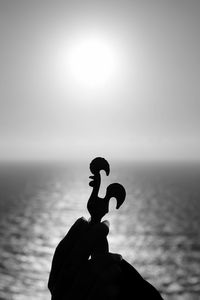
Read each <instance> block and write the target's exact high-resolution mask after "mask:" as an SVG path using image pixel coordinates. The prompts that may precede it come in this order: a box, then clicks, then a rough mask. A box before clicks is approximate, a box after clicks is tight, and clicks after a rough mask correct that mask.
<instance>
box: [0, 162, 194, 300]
mask: <svg viewBox="0 0 200 300" xmlns="http://www.w3.org/2000/svg"><path fill="white" fill-rule="evenodd" d="M28 172H29V173H28ZM159 172H160V171H156V172H147V171H146V169H140V168H139V169H137V168H133V167H129V168H127V167H124V168H118V169H117V168H116V170H114V171H113V176H112V178H111V180H113V181H115V180H116V181H119V182H121V183H122V184H123V185H124V186H125V188H126V190H127V199H126V201H125V203H124V205H123V206H122V208H121V209H120V210H119V211H116V210H114V209H111V212H110V213H109V215H107V219H108V220H109V221H110V224H111V227H110V234H109V242H110V251H111V252H118V253H121V254H122V255H123V257H124V258H125V259H126V260H128V261H129V262H130V263H132V264H133V265H134V267H135V268H136V269H137V270H138V271H139V272H140V273H141V274H142V276H143V277H145V278H146V279H147V280H148V281H150V282H151V283H152V284H153V285H155V287H156V288H157V289H159V290H160V291H161V292H162V294H163V296H164V298H165V299H169V300H172V299H184V300H186V299H190V300H196V299H200V298H199V295H200V278H199V270H200V239H199V236H200V230H199V228H200V201H199V194H200V188H199V186H198V182H199V180H200V170H198V172H194V175H193V179H191V177H190V181H191V182H189V179H188V178H187V177H186V178H183V176H182V173H178V172H177V173H176V174H174V173H173V176H172V174H171V173H170V172H169V170H168V173H165V176H161V173H162V172H161V173H159ZM17 174H19V172H18V173H17ZM20 174H21V175H20V177H19V175H18V177H16V176H12V178H11V177H8V178H7V180H6V181H5V180H4V177H3V175H2V176H1V178H0V184H1V198H0V225H1V226H0V248H1V252H0V273H1V280H0V299H6V300H7V299H9V300H10V299H13V300H18V299H20V300H23V299H27V298H28V299H34V300H35V299H39V300H47V299H50V294H49V292H48V290H47V281H48V274H49V270H50V266H51V260H52V255H53V253H54V250H55V247H56V245H57V243H58V242H59V240H60V239H61V238H62V237H63V236H64V235H65V234H66V232H67V231H68V229H69V228H70V227H71V225H72V224H73V223H74V221H75V220H76V219H77V218H78V217H80V216H85V217H88V216H89V215H88V213H87V211H86V203H87V199H88V197H89V195H90V192H91V189H90V187H89V186H88V175H89V171H88V172H87V170H86V172H85V171H84V172H79V173H78V172H77V173H76V172H75V171H74V172H72V170H71V169H67V168H66V169H64V168H62V169H61V170H60V169H56V170H53V169H50V170H48V171H45V170H43V171H41V169H40V170H39V171H37V170H35V171H34V172H30V170H29V171H27V170H26V172H21V173H20ZM27 174H29V175H27ZM162 174H163V173H162ZM25 175H26V176H25ZM8 179H9V184H7V187H6V185H5V182H8ZM113 202H114V201H113ZM111 207H112V208H113V203H112V204H111Z"/></svg>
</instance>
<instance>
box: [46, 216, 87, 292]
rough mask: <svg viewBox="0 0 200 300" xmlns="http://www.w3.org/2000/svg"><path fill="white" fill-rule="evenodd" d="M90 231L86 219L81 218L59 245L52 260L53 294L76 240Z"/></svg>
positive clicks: (51, 283) (51, 285)
mask: <svg viewBox="0 0 200 300" xmlns="http://www.w3.org/2000/svg"><path fill="white" fill-rule="evenodd" d="M87 229H88V222H87V221H86V220H85V219H84V218H79V219H78V220H77V221H76V222H75V223H74V224H73V225H72V227H71V228H70V230H69V231H68V233H67V234H66V236H65V237H64V238H63V240H62V241H61V242H60V243H59V244H58V246H57V248H56V250H55V253H54V257H53V260H52V267H51V272H50V276H49V282H48V288H49V289H50V291H51V292H52V290H53V286H54V285H55V281H56V279H57V277H58V274H59V273H60V270H61V268H62V266H63V263H64V261H65V258H66V256H69V255H70V252H71V251H72V249H73V248H74V246H75V243H76V240H77V239H79V238H80V236H82V235H83V234H84V232H85V231H86V230H87Z"/></svg>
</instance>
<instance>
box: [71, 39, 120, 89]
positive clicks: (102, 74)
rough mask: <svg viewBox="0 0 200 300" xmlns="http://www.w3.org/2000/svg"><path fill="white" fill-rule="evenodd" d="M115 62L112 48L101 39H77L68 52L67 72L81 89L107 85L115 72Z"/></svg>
mask: <svg viewBox="0 0 200 300" xmlns="http://www.w3.org/2000/svg"><path fill="white" fill-rule="evenodd" d="M116 62H117V59H116V55H115V51H114V47H112V45H111V44H109V42H108V41H106V40H104V39H102V38H97V37H87V38H82V39H79V40H77V41H76V42H75V43H74V44H73V46H71V47H70V49H69V51H68V67H69V70H68V71H69V72H70V74H71V76H72V77H73V80H75V82H77V83H79V84H80V85H82V86H83V87H89V88H96V87H100V86H104V85H106V84H109V83H110V82H111V81H112V79H113V77H114V74H115V71H116Z"/></svg>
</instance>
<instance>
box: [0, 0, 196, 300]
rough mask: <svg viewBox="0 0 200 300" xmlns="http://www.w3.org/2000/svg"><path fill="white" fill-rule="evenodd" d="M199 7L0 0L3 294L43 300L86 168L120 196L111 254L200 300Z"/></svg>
mask: <svg viewBox="0 0 200 300" xmlns="http://www.w3.org/2000/svg"><path fill="white" fill-rule="evenodd" d="M199 25H200V2H198V1H195V0H194V1H193V0H191V1H184V0H176V1H171V0H170V1H161V0H151V1H147V0H140V1H139V0H138V1H137V0H133V1H128V0H123V1H121V0H118V1H114V0H111V1H104V0H103V1H92V0H87V1H64V0H57V1H51V0H48V1H47V0H43V1H25V0H18V1H14V0H13V1H12V0H10V1H6V0H2V1H1V2H0V39H1V48H0V66H1V67H0V248H1V251H0V299H3V300H4V299H5V300H7V299H9V300H10V299H13V300H18V299H19V300H23V299H27V297H29V299H35V298H37V299H41V300H46V299H50V294H49V292H48V290H47V281H48V273H49V270H50V266H51V260H52V255H53V253H54V249H55V247H56V245H57V243H58V242H59V240H60V239H61V238H62V237H63V236H64V235H65V233H66V232H67V231H68V229H69V228H70V226H71V225H72V224H73V222H74V221H75V220H76V219H77V218H78V217H80V216H85V217H88V213H87V211H86V203H87V200H88V198H89V196H90V193H91V188H90V187H89V186H88V182H89V181H88V176H89V175H90V172H89V163H90V161H91V160H92V159H93V158H94V157H96V156H103V157H105V158H106V159H107V160H108V161H109V163H110V165H111V174H110V176H109V178H105V177H106V176H103V178H102V180H103V183H102V188H101V195H102V196H103V195H105V188H106V186H107V185H108V184H109V183H111V182H113V181H117V182H120V183H122V184H123V185H124V187H125V189H126V191H127V199H126V202H125V203H124V205H123V206H122V208H121V209H120V210H119V211H116V210H115V209H114V201H111V202H113V203H111V212H110V213H109V215H108V216H107V218H108V219H109V221H110V222H111V229H110V234H109V242H110V251H112V252H119V253H121V254H122V255H123V257H124V258H125V259H127V260H128V261H129V262H130V263H132V264H133V265H134V267H136V269H137V270H138V271H139V272H140V273H141V274H142V276H143V277H145V278H146V279H147V280H148V281H149V282H151V283H152V284H153V285H155V287H156V288H157V289H159V291H161V293H162V295H163V297H164V299H167V300H172V299H184V300H186V299H189V300H196V299H200V279H199V270H200V251H199V250H200V230H199V228H200V200H199V192H200V187H199V180H200V154H199V153H200V152H199V150H200V131H199V128H200V119H199V112H200V101H199V96H200V84H199V78H200V76H199V75H200V63H199V62H200V59H199V58H200V57H199V56H200V55H199V53H200V37H199Z"/></svg>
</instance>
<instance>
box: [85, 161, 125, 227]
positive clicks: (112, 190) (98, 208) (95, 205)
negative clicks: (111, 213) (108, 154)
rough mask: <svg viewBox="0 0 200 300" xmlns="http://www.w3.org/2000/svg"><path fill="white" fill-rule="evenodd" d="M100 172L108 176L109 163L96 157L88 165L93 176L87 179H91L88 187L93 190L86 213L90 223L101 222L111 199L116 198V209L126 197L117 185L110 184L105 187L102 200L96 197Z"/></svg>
mask: <svg viewBox="0 0 200 300" xmlns="http://www.w3.org/2000/svg"><path fill="white" fill-rule="evenodd" d="M101 170H104V171H105V173H106V175H107V176H108V175H109V173H110V166H109V163H108V162H107V160H105V159H104V158H102V157H96V158H95V159H93V160H92V162H91V163H90V171H91V173H92V174H94V175H93V176H90V177H89V178H91V179H92V181H91V182H90V183H89V185H90V186H91V187H93V190H92V193H91V196H90V198H89V200H88V204H87V208H88V211H89V213H90V215H91V223H97V222H100V221H101V219H102V217H103V216H104V215H105V214H106V213H107V212H108V208H109V200H110V199H111V198H112V197H114V198H116V200H117V206H116V208H117V209H118V208H119V207H120V206H121V205H122V203H123V202H124V200H125V197H126V191H125V189H124V187H123V186H122V185H121V184H119V183H112V184H110V185H109V186H108V187H107V190H106V195H105V197H104V198H100V197H99V196H98V192H99V188H100V184H101V175H100V171H101Z"/></svg>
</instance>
